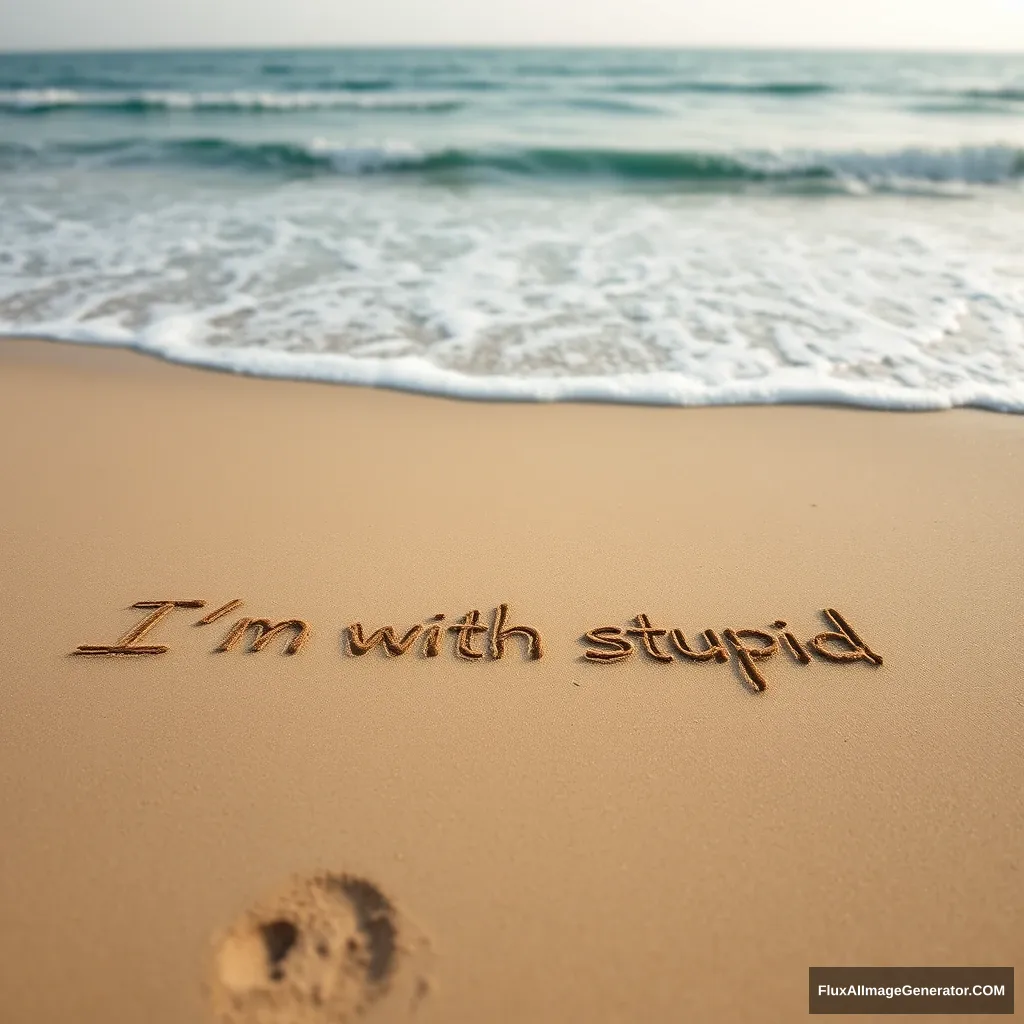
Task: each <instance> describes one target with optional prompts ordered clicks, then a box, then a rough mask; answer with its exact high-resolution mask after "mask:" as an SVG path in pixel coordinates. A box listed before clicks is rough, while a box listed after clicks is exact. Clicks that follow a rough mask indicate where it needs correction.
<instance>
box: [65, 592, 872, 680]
mask: <svg viewBox="0 0 1024 1024" xmlns="http://www.w3.org/2000/svg"><path fill="white" fill-rule="evenodd" d="M243 603H244V602H243V601H242V600H241V599H239V598H235V599H234V600H232V601H228V602H227V603H226V604H222V605H220V606H219V607H217V608H215V609H214V610H213V611H211V612H208V613H207V614H205V615H204V616H203V617H202V618H200V619H198V620H197V621H196V622H195V623H194V625H196V626H210V625H212V624H213V623H215V622H218V621H220V620H221V619H223V618H226V617H227V616H229V615H231V614H232V613H233V612H236V611H238V609H239V608H241V607H242V605H243ZM205 607H206V601H203V600H198V599H195V600H188V601H136V602H135V604H133V605H132V608H136V609H139V610H141V611H145V612H147V613H148V614H146V615H145V616H143V618H142V620H141V621H140V622H138V623H137V624H136V625H135V626H133V627H132V628H131V629H130V630H128V632H127V633H125V634H124V636H122V637H121V638H120V639H119V640H117V641H115V642H114V643H113V644H84V645H82V646H80V647H78V648H77V649H76V650H75V651H73V652H72V653H73V654H76V655H93V656H96V655H99V656H109V657H146V656H154V655H161V654H166V653H167V652H168V651H169V650H170V648H169V647H168V646H166V645H165V644H152V643H146V644H144V643H142V641H143V639H144V638H145V637H146V636H147V634H149V633H150V632H152V631H153V630H155V629H156V628H157V626H159V625H160V623H161V622H163V620H164V619H166V618H167V617H168V616H170V615H171V614H172V613H174V612H175V611H177V610H188V609H198V608H205ZM822 615H823V616H824V618H825V621H826V623H827V625H828V626H829V628H828V629H826V630H825V631H824V632H821V633H818V634H816V635H815V636H812V637H810V638H809V639H808V640H806V641H803V642H801V641H800V640H798V639H797V637H796V636H795V635H794V634H793V632H792V631H791V630H790V629H789V628H788V625H787V623H786V621H785V620H784V619H775V620H774V622H773V623H772V627H771V628H772V629H774V630H775V632H769V631H768V630H766V629H757V628H750V627H743V628H739V629H734V628H732V627H728V628H725V629H723V630H722V632H721V635H719V634H718V633H717V632H716V631H715V630H714V629H705V630H703V631H702V632H700V633H699V634H698V633H691V634H690V637H691V640H692V642H691V640H687V637H686V634H685V633H684V632H683V630H682V629H678V628H670V629H669V628H662V627H660V626H656V625H654V624H653V623H652V622H651V619H650V616H648V615H647V614H645V613H643V612H641V613H639V614H638V615H636V616H634V618H633V620H632V621H631V622H630V623H629V624H628V625H626V626H625V627H619V626H597V627H595V628H594V629H591V630H589V631H588V632H586V633H584V634H583V636H582V637H580V641H581V642H582V644H583V645H584V651H583V654H582V656H581V657H582V660H583V661H586V662H590V663H594V664H599V665H610V664H614V663H616V662H621V661H625V660H626V659H628V658H632V657H633V656H634V655H635V654H637V653H638V651H639V652H642V653H641V657H643V658H645V659H646V660H648V661H651V662H655V663H661V664H670V663H673V662H681V663H687V662H688V663H691V664H701V663H703V664H714V663H718V664H726V663H727V662H729V661H730V660H734V661H735V663H736V665H737V667H738V668H739V670H740V672H741V674H742V676H743V678H744V680H745V681H746V683H747V684H748V685H749V687H750V688H751V689H752V690H753V691H755V692H757V693H761V692H763V691H764V690H765V689H767V686H768V683H767V681H766V680H765V677H764V674H763V672H762V664H763V663H764V662H766V661H768V659H770V658H772V657H774V656H775V655H776V654H779V653H780V652H782V651H785V652H786V655H788V657H789V659H790V660H792V661H793V662H794V663H796V664H797V665H804V666H806V665H809V664H810V663H811V660H812V658H811V654H812V653H813V654H815V655H817V656H818V657H819V658H821V659H822V660H824V661H828V662H834V663H849V662H857V661H863V662H867V663H868V664H870V665H874V666H879V665H881V664H882V658H881V657H880V656H879V655H878V654H877V653H875V651H874V650H872V648H871V647H869V646H868V644H867V643H866V642H865V641H864V640H863V639H861V636H860V634H859V633H858V632H857V630H855V629H854V628H853V626H852V625H850V622H849V621H848V620H847V618H846V616H844V615H843V614H842V612H840V611H838V610H837V609H835V608H825V609H823V610H822ZM311 632H312V631H311V629H310V626H309V623H308V622H306V621H305V620H304V619H297V618H296V619H282V620H280V621H278V622H273V621H271V620H270V619H269V618H262V617H261V618H251V617H250V616H247V615H243V616H241V617H239V618H238V619H236V620H235V621H234V622H233V623H232V624H231V626H230V628H229V629H228V631H227V633H226V634H225V635H224V638H223V639H222V640H221V642H220V643H219V644H218V645H217V646H216V647H215V648H214V652H216V653H227V652H229V651H233V650H236V649H239V648H241V649H242V650H244V649H246V644H247V643H248V650H249V651H250V652H259V651H262V650H264V649H265V648H266V647H268V646H269V645H270V644H271V643H272V642H273V641H274V640H275V639H276V638H277V637H281V644H280V649H281V650H282V651H283V653H285V654H297V653H298V652H299V651H300V650H301V649H302V648H303V647H304V646H305V644H306V643H307V641H308V640H309V638H310V635H311ZM446 635H450V638H451V643H450V644H449V645H447V646H449V648H450V650H451V653H452V654H454V655H455V656H456V657H458V658H461V659H464V660H467V661H481V660H489V661H499V660H501V659H502V658H504V657H505V655H506V653H507V652H508V651H509V650H511V649H512V648H513V647H515V648H516V649H517V651H518V653H519V656H520V657H522V658H524V659H526V660H529V661H535V660H537V659H539V658H541V657H543V656H544V642H543V640H542V638H541V634H540V631H539V630H538V629H536V628H535V627H533V626H525V625H519V624H515V623H510V619H509V606H508V605H507V604H500V605H498V607H497V608H495V609H493V611H492V612H491V614H490V617H489V621H488V622H487V623H485V622H484V621H483V619H482V616H481V613H480V610H479V609H475V608H474V609H472V610H470V611H468V612H466V613H465V614H464V615H462V616H460V617H459V618H457V619H456V620H455V621H453V622H448V621H446V617H445V615H444V613H442V612H438V613H437V614H436V615H432V616H430V617H429V618H428V619H426V620H425V621H424V622H420V623H414V624H413V625H412V626H410V627H409V628H408V629H406V630H405V631H404V632H403V631H402V630H401V629H396V628H395V627H394V626H390V625H387V626H381V627H379V628H378V629H375V630H373V631H372V632H368V630H367V629H365V628H364V626H363V624H362V622H353V623H352V624H351V625H349V626H347V627H346V628H345V629H344V630H342V649H343V650H344V652H345V653H346V654H347V655H348V656H349V657H354V658H361V657H364V656H366V655H368V654H370V653H371V652H372V651H375V650H377V651H379V652H380V653H381V654H382V655H383V656H384V657H386V658H398V657H401V656H402V655H406V654H410V652H415V651H416V650H417V648H418V653H419V656H421V657H424V658H436V657H437V656H438V655H440V654H442V653H443V650H444V648H445V646H446V645H445V643H444V640H445V637H446ZM512 641H515V644H513V643H512ZM413 656H415V655H413Z"/></svg>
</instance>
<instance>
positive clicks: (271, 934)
mask: <svg viewBox="0 0 1024 1024" xmlns="http://www.w3.org/2000/svg"><path fill="white" fill-rule="evenodd" d="M260 932H261V934H262V935H263V945H264V946H266V947H267V960H269V961H270V966H271V969H273V968H275V967H277V966H278V965H279V964H280V963H281V961H282V960H283V959H284V958H285V957H286V956H287V955H288V954H289V953H290V952H291V948H292V946H294V945H295V940H296V939H297V938H298V937H299V930H298V928H296V927H295V925H293V924H292V923H291V921H285V920H283V919H280V918H279V919H278V920H277V921H271V922H270V924H264V925H260Z"/></svg>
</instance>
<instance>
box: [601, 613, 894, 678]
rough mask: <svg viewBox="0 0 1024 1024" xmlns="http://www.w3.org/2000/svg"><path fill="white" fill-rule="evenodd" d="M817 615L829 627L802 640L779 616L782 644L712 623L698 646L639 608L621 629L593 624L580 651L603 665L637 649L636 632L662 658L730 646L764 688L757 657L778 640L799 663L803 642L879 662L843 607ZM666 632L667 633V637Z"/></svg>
mask: <svg viewBox="0 0 1024 1024" xmlns="http://www.w3.org/2000/svg"><path fill="white" fill-rule="evenodd" d="M822 615H824V616H825V619H826V620H827V622H828V624H829V625H830V626H832V627H833V629H831V630H826V631H825V632H824V633H818V634H817V636H813V637H811V639H810V640H808V641H807V643H806V646H805V645H804V644H802V643H801V642H800V641H799V640H797V638H796V637H795V636H794V635H793V634H792V633H791V632H789V630H788V629H786V623H785V621H784V620H782V619H776V620H775V622H774V623H773V626H774V628H775V629H777V630H780V631H783V632H782V633H781V640H782V642H781V644H780V642H779V637H777V636H776V635H775V634H773V633H768V632H766V631H765V630H763V629H726V630H723V636H724V637H725V640H724V641H723V640H722V639H721V638H720V637H719V636H718V634H717V633H716V632H715V631H714V630H713V629H705V630H704V632H703V633H702V634H701V638H702V640H703V647H702V648H700V649H695V648H694V647H691V646H690V644H689V642H688V641H687V639H686V636H685V634H684V633H683V631H682V630H681V629H659V628H658V627H657V626H653V625H651V620H650V618H648V616H646V615H644V614H643V613H641V614H639V615H637V616H636V618H635V619H634V620H633V624H632V625H631V626H627V627H626V628H625V629H620V628H619V627H618V626H599V627H598V628H597V629H592V630H591V631H590V632H589V633H587V634H586V635H585V636H584V638H583V639H584V642H585V643H587V644H588V645H589V646H588V647H587V650H586V651H585V652H584V654H583V657H584V658H585V659H586V660H587V661H596V662H600V663H603V664H606V665H607V664H610V663H613V662H617V661H623V660H625V659H626V658H629V657H632V655H633V652H634V651H635V650H636V644H635V643H634V641H633V640H632V639H630V637H636V638H637V642H638V643H639V644H640V646H641V647H642V648H643V650H644V652H645V653H646V654H647V655H648V656H649V657H650V658H653V659H654V660H655V661H660V662H663V663H667V662H671V661H675V660H677V659H678V660H680V661H697V662H711V661H716V662H720V663H725V662H727V661H728V660H729V656H730V652H731V653H732V655H733V656H734V657H735V658H736V659H737V661H738V662H739V665H740V668H741V670H742V672H743V675H744V678H745V679H746V680H747V682H748V683H749V684H750V686H751V687H752V688H753V689H754V690H756V691H757V692H758V693H760V692H762V691H763V690H765V689H766V688H767V686H768V684H767V683H766V682H765V680H764V676H763V675H761V672H760V671H759V669H758V667H757V664H756V662H759V661H765V660H767V659H768V658H770V657H771V656H772V655H773V654H776V653H777V652H778V650H779V648H780V646H784V647H785V648H786V650H787V651H788V652H789V654H790V656H791V657H792V658H793V660H794V661H796V662H797V663H798V664H800V665H807V664H809V663H810V660H811V656H810V654H808V653H807V648H808V647H809V648H810V649H811V650H812V651H813V652H814V653H815V654H817V655H818V656H819V657H820V658H823V659H824V660H825V661H832V662H849V661H867V662H870V663H871V664H872V665H881V664H882V659H881V657H880V656H879V655H877V654H876V653H875V652H874V651H873V650H872V649H871V648H870V647H868V645H867V644H866V643H864V641H863V640H861V638H860V636H859V635H858V634H857V632H856V630H854V628H853V627H852V626H851V625H850V624H849V622H847V621H846V618H845V617H844V616H843V615H842V613H840V612H838V611H836V609H835V608H826V609H824V610H823V612H822ZM665 637H668V640H667V641H666V640H665V639H664V638H665ZM659 641H661V643H659ZM726 644H728V646H726ZM666 648H668V649H667V650H666Z"/></svg>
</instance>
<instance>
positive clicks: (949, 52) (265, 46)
mask: <svg viewBox="0 0 1024 1024" xmlns="http://www.w3.org/2000/svg"><path fill="white" fill-rule="evenodd" d="M358 50H366V51H385V50H478V51H513V50H591V51H600V50H606V51H622V50H646V51H663V52H672V51H676V52H685V51H704V52H712V53H736V52H750V53H847V54H875V53H878V54H914V55H918V54H920V55H929V56H968V55H977V56H1008V57H1012V56H1024V47H1021V48H1019V49H1008V50H1000V49H978V48H970V47H955V48H949V47H945V46H935V47H931V46H903V45H895V44H893V45H889V44H880V45H874V46H849V45H845V44H838V43H818V44H788V45H766V44H762V43H729V44H726V43H671V44H666V43H643V42H630V43H590V42H544V43H540V42H529V43H514V42H513V43H487V42H481V43H439V42H425V43H424V42H421V43H382V42H360V43H138V44H131V45H123V46H121V45H119V46H105V45H98V46H94V45H89V46H43V47H39V46H25V47H15V48H13V49H9V48H3V49H0V57H14V56H45V55H48V54H83V55H86V54H113V53H123V54H129V53H186V52H196V51H205V52H209V53H258V52H268V51H279V52H295V51H320V52H330V51H358Z"/></svg>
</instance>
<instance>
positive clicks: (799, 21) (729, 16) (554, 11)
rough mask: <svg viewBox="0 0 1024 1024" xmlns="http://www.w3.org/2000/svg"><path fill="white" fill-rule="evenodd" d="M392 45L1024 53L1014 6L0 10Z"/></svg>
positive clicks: (245, 35) (275, 40) (18, 44)
mask: <svg viewBox="0 0 1024 1024" xmlns="http://www.w3.org/2000/svg"><path fill="white" fill-rule="evenodd" d="M404 44H412V45H432V44H435V45H443V44H450V45H472V44H477V45H531V44H532V45H557V44H571V45H663V46H765V47H787V46H788V47H801V48H802V47H839V48H851V49H861V48H865V49H875V48H884V49H893V48H896V49H932V50H935V49H938V50H945V49H949V50H1020V51H1024V0H0V50H26V49H75V48H82V49H86V48H88V49H92V48H113V49H116V48H127V47H149V46H268V45H276V46H292V45H296V46H298V45H320V46H324V45H338V46H345V45H348V46H356V45H404Z"/></svg>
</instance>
